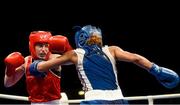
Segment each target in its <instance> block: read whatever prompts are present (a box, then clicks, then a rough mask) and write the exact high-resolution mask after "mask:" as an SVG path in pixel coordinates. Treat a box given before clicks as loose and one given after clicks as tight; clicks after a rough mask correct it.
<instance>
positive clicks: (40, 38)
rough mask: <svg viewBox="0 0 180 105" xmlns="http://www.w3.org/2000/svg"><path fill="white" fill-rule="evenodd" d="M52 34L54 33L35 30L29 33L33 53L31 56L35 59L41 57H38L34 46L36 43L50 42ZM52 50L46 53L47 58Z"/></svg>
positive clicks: (30, 48) (30, 47)
mask: <svg viewBox="0 0 180 105" xmlns="http://www.w3.org/2000/svg"><path fill="white" fill-rule="evenodd" d="M51 36H52V34H51V33H50V32H48V31H33V32H31V33H30V35H29V50H30V53H31V56H32V57H33V59H39V58H38V57H37V54H36V52H35V49H34V46H35V44H36V43H48V41H49V38H50V37H51ZM50 53H51V52H48V54H47V55H46V59H45V60H47V59H48V58H49V55H50Z"/></svg>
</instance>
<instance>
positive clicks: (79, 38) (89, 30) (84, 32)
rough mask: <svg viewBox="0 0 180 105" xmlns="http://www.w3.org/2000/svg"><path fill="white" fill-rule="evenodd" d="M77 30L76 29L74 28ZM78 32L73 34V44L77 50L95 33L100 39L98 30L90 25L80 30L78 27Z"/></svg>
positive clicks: (100, 35) (100, 34) (99, 30)
mask: <svg viewBox="0 0 180 105" xmlns="http://www.w3.org/2000/svg"><path fill="white" fill-rule="evenodd" d="M76 28H77V27H76ZM78 28H79V30H77V32H76V33H75V43H76V47H77V48H81V47H83V46H84V45H85V44H86V41H87V39H88V38H89V37H90V36H91V35H92V34H93V33H97V34H98V35H99V37H101V38H102V33H101V29H100V28H96V27H94V26H91V25H86V26H84V27H82V28H80V27H78Z"/></svg>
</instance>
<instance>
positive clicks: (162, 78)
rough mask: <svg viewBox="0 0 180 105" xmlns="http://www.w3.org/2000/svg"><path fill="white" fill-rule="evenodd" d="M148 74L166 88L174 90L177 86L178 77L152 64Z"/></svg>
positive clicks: (172, 72)
mask: <svg viewBox="0 0 180 105" xmlns="http://www.w3.org/2000/svg"><path fill="white" fill-rule="evenodd" d="M149 72H150V73H151V74H152V75H154V76H155V77H156V79H157V80H158V81H159V82H160V83H161V84H162V85H163V86H164V87H166V88H169V89H171V88H174V87H176V86H177V85H178V84H179V76H178V74H177V73H176V72H174V71H173V70H170V69H168V68H164V67H160V66H158V65H156V64H153V65H152V67H151V69H150V70H149Z"/></svg>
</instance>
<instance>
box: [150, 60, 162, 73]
mask: <svg viewBox="0 0 180 105" xmlns="http://www.w3.org/2000/svg"><path fill="white" fill-rule="evenodd" d="M149 72H150V73H151V74H153V75H157V74H159V73H160V67H159V66H158V65H157V64H155V63H154V64H153V65H152V67H151V68H150V70H149Z"/></svg>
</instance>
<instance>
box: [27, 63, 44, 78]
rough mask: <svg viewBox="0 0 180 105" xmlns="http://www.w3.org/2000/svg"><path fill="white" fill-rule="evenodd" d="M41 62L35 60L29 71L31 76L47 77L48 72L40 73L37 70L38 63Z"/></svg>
mask: <svg viewBox="0 0 180 105" xmlns="http://www.w3.org/2000/svg"><path fill="white" fill-rule="evenodd" d="M39 62H41V60H35V61H34V62H33V63H32V64H31V65H30V67H29V71H30V74H31V75H34V76H36V77H45V76H46V72H39V71H38V70H37V65H38V63H39Z"/></svg>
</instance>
